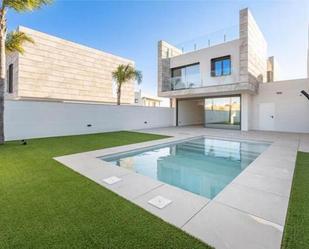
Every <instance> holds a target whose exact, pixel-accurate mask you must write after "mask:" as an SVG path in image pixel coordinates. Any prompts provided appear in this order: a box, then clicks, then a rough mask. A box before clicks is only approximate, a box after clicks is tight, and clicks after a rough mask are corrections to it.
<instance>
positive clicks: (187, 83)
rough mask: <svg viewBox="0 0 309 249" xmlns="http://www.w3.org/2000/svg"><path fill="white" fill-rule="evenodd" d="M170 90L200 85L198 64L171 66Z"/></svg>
mask: <svg viewBox="0 0 309 249" xmlns="http://www.w3.org/2000/svg"><path fill="white" fill-rule="evenodd" d="M171 73H172V82H171V84H172V85H171V88H172V90H177V89H185V88H194V87H199V86H200V85H201V76H200V64H194V65H189V66H183V67H177V68H172V70H171Z"/></svg>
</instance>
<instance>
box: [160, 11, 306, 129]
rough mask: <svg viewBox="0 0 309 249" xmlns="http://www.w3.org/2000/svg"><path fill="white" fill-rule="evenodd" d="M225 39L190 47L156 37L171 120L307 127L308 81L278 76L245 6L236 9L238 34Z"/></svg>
mask: <svg viewBox="0 0 309 249" xmlns="http://www.w3.org/2000/svg"><path fill="white" fill-rule="evenodd" d="M226 38H227V37H226V36H225V35H223V34H222V41H221V43H219V44H218V43H217V44H214V45H212V44H211V43H210V42H211V41H210V40H209V41H208V46H206V47H202V48H200V49H198V48H197V46H196V44H194V51H191V52H185V51H183V49H182V48H181V47H180V48H178V47H176V46H173V45H171V44H169V43H167V42H165V41H159V43H158V95H159V96H161V97H168V98H171V99H173V102H174V106H175V107H176V113H175V125H176V126H185V125H204V126H205V127H208V128H225V129H238V130H239V129H241V130H244V131H247V130H273V131H288V132H309V130H308V125H307V123H308V121H309V120H308V119H307V118H305V116H308V115H309V112H308V99H306V97H305V96H304V95H302V94H301V91H302V90H306V91H308V89H309V80H308V78H307V79H297V80H288V81H276V79H277V78H278V77H279V75H278V73H277V72H278V65H277V64H276V60H275V59H274V57H273V56H270V57H268V55H267V43H266V40H265V38H264V36H263V33H262V32H261V30H260V28H259V27H258V25H257V23H256V22H255V20H254V18H253V16H252V14H251V12H250V11H249V9H247V8H246V9H242V10H240V13H239V35H238V37H237V38H236V39H233V40H231V41H226ZM211 45H212V46H211ZM291 103H293V105H291ZM295 110H298V112H295ZM291 120H295V122H293V126H292V125H291V124H292V123H291V122H290V121H291Z"/></svg>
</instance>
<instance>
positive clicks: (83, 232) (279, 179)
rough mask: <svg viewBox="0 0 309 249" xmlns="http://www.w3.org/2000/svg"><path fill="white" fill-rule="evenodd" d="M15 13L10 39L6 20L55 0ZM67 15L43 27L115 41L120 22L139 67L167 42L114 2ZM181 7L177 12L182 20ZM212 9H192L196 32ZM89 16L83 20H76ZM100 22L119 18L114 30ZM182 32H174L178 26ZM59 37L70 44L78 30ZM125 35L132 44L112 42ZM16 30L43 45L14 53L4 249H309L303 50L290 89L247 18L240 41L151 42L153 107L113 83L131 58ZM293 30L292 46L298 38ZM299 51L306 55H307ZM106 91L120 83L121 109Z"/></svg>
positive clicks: (0, 152)
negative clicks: (299, 75) (10, 23)
mask: <svg viewBox="0 0 309 249" xmlns="http://www.w3.org/2000/svg"><path fill="white" fill-rule="evenodd" d="M13 2H14V0H13V1H2V9H1V10H0V14H1V13H2V18H1V19H2V22H1V27H3V25H4V24H3V23H4V22H5V21H3V17H4V14H5V12H6V10H7V9H10V8H13V9H12V10H15V9H17V10H18V9H19V7H20V8H22V9H25V10H29V9H31V8H30V7H31V6H32V7H33V8H34V9H35V8H37V7H39V6H40V4H39V3H41V2H42V3H43V5H44V4H45V3H47V2H49V1H19V3H20V4H17V5H14V4H13ZM63 2H67V3H62V4H56V5H55V9H54V11H51V12H45V13H47V14H48V16H47V18H49V19H50V20H55V18H57V17H58V18H59V19H60V17H61V18H62V17H64V18H65V19H64V21H63V20H61V22H60V21H59V22H58V23H63V22H65V21H67V20H68V19H67V18H68V17H69V18H70V19H72V20H74V17H75V20H76V21H77V20H78V21H79V23H78V22H76V23H75V22H74V27H75V28H76V27H77V29H76V30H75V32H76V35H77V36H78V35H86V34H85V33H86V32H81V31H84V27H85V25H89V24H90V25H92V26H91V29H89V30H90V31H91V30H92V32H93V33H94V35H95V37H97V36H98V35H105V34H107V33H108V32H107V30H106V26H104V25H108V28H111V29H112V30H113V31H114V30H115V27H118V26H117V25H120V26H119V27H121V29H120V28H119V30H117V31H118V33H117V32H115V33H114V35H115V37H112V38H113V39H111V40H110V42H114V41H115V39H116V40H117V41H119V42H120V43H123V45H121V46H123V49H127V50H128V49H132V50H133V51H130V52H128V54H134V53H135V54H136V58H140V57H139V55H141V56H142V57H144V59H145V58H146V59H147V58H148V57H145V55H144V52H145V54H147V53H146V52H150V51H146V50H145V49H144V47H141V46H137V43H138V42H140V43H147V41H148V39H149V38H151V37H152V38H151V39H157V38H156V37H160V36H158V34H156V32H155V31H154V30H153V29H152V27H154V26H155V27H158V28H159V31H160V30H161V28H162V23H163V21H166V20H167V22H169V21H168V20H169V19H172V18H171V17H170V16H166V17H164V18H166V19H164V20H163V19H160V16H159V15H158V20H157V19H155V22H152V23H149V24H148V23H147V24H146V25H145V23H143V24H144V25H145V27H146V29H145V30H144V29H143V26H141V28H140V27H139V26H138V28H137V29H136V27H135V26H133V25H130V24H132V23H134V24H135V23H138V22H140V19H141V18H140V16H138V17H137V18H136V19H134V17H133V16H137V15H132V13H133V14H135V13H134V10H133V11H131V9H130V13H129V14H130V15H128V16H127V15H125V16H124V14H126V12H125V11H126V10H127V8H123V7H125V6H127V7H128V8H130V7H131V5H132V3H130V2H129V3H126V2H124V3H121V5H122V6H121V8H123V9H122V10H121V11H119V3H115V6H113V3H108V4H105V3H102V1H99V2H98V3H95V4H94V3H92V4H89V3H86V2H81V3H78V4H72V3H69V1H63ZM166 2H167V1H166ZM143 4H144V5H145V7H147V10H150V8H149V6H151V5H152V4H153V3H150V2H145V3H142V2H139V3H138V8H135V9H136V10H135V12H136V11H138V13H140V10H142V8H141V6H140V5H143ZM159 4H160V5H162V6H167V5H165V4H166V3H165V2H163V1H162V3H161V2H160V3H157V2H156V3H155V6H159ZM6 5H7V6H6ZM178 5H181V4H179V3H177V7H176V8H177V9H176V10H177V11H174V12H175V13H174V14H176V16H179V17H182V16H183V13H182V12H181V10H182V8H181V6H180V7H179V6H178ZM214 5H215V6H214V8H209V7H211V1H207V3H203V4H202V5H200V3H198V4H197V3H194V4H192V6H191V3H190V11H189V12H190V13H189V12H186V14H188V16H186V18H187V20H188V19H189V18H191V19H190V20H193V21H196V20H195V19H194V18H195V16H196V11H195V10H199V9H201V7H200V6H205V8H207V9H206V10H207V13H211V11H212V10H213V9H217V3H216V4H214ZM220 5H224V4H223V3H220ZM234 5H235V4H234V3H233V6H234ZM241 5H243V3H241ZM3 6H4V7H3ZM168 6H171V7H173V8H174V5H171V4H170V3H168ZM184 6H185V7H187V6H189V4H188V3H185V5H184ZM184 6H183V7H184ZM289 6H290V5H289ZM112 7H113V8H112ZM266 7H268V3H265V8H266ZM86 8H87V11H85V13H84V16H87V22H84V19H83V18H82V16H81V15H80V13H81V10H84V9H86ZM91 8H92V9H91ZM94 8H95V9H94ZM178 8H179V9H178ZM229 8H230V3H228V4H226V9H227V12H224V13H228V12H229ZM132 9H133V8H132ZM162 9H163V8H162V7H160V8H156V11H159V12H160V13H161V11H162ZM61 10H62V11H61ZM68 10H70V11H69V13H68ZM71 10H72V11H71ZM92 10H94V11H92ZM124 10H125V11H124ZM164 10H166V9H164ZM173 10H174V9H173ZM179 10H180V11H179ZM220 10H221V6H220ZM88 11H89V12H88ZM90 11H91V12H90ZM104 11H106V12H104ZM112 11H114V13H113V12H112ZM151 11H153V10H152V9H151ZM263 11H264V10H262V9H260V13H261V17H263V16H264V18H265V15H264V12H263ZM286 11H287V12H286V13H290V9H287V10H286ZM74 12H75V14H74ZM262 12H263V13H262ZM53 13H54V14H53ZM59 13H61V14H60V15H59ZM67 13H68V15H67ZM89 13H90V14H89ZM102 13H108V14H110V13H111V14H110V15H108V19H106V20H107V21H106V22H105V20H103V19H104V16H103V15H102ZM136 13H137V12H136ZM154 13H155V10H154ZM169 13H170V12H169ZM205 13H206V12H205V11H204V10H203V11H201V12H200V13H199V14H201V15H202V19H203V20H205V21H204V22H209V24H210V25H212V24H214V23H212V22H215V21H214V20H213V17H214V16H215V15H217V17H218V18H221V17H220V16H219V15H220V13H217V14H216V13H214V15H211V16H210V15H208V14H205ZM269 13H270V15H271V17H273V12H272V11H270V12H269ZM295 13H296V12H295ZM295 13H294V12H293V14H294V15H295ZM146 14H148V13H146ZM151 14H153V13H151ZM189 14H191V16H189ZM211 14H212V13H211ZM236 14H237V13H236ZM279 14H281V13H279ZM39 16H40V15H38V16H36V18H38V19H35V21H38V22H39V21H40V17H39ZM42 16H44V12H43V15H42ZM92 17H93V18H94V19H92ZM156 17H157V15H156ZM306 17H308V18H309V16H308V14H306ZM41 18H42V17H41ZM88 18H89V20H88ZM128 18H130V19H131V18H132V19H133V21H134V22H125V21H127V19H128ZM267 18H269V17H266V19H265V21H267V24H268V22H271V21H272V20H268V19H267ZM91 19H92V21H91ZM202 19H201V20H202ZM269 19H270V18H269ZM110 20H112V21H113V22H114V21H115V23H116V24H117V25H116V26H113V25H110V24H111V23H110V22H109V21H110ZM174 20H175V18H174V19H173V20H172V21H171V23H170V24H171V25H170V26H168V25H166V27H168V28H169V30H167V32H169V31H170V30H171V29H170V28H171V27H172V28H173V27H175V28H177V27H178V26H179V24H178V23H177V22H174ZM207 20H208V21H207ZM216 20H217V19H216ZM220 20H221V19H220ZM226 20H228V17H227V18H226ZM32 21H33V20H32ZM57 21H58V20H57ZM99 21H100V22H99ZM101 21H102V22H101ZM103 21H104V22H103ZM130 21H131V20H130ZM177 21H178V20H177ZM183 21H185V19H184V20H183ZM276 21H278V22H281V20H277V19H276ZM302 22H303V19H302V18H301V19H298V23H300V26H301V25H302V26H304V25H303V24H304V23H302ZM200 23H201V21H200V20H199V24H200ZM216 24H217V23H216ZM219 24H220V23H219ZM173 25H174V26H173ZM64 26H65V25H64ZM100 26H102V27H100ZM166 27H165V28H166ZM193 27H194V26H193ZM53 28H54V26H53ZM57 28H59V32H67V34H70V33H71V32H72V30H71V27H69V25H68V27H63V28H64V29H63V30H62V27H57ZM65 28H66V30H65ZM100 28H101V29H100ZM284 28H286V26H284ZM132 29H136V30H135V31H136V32H137V34H138V35H137V36H133V35H132V37H130V38H134V39H135V40H133V39H132V40H130V39H128V40H126V39H119V38H121V37H125V38H127V34H132ZM19 30H20V31H23V32H24V33H26V34H27V35H28V36H30V37H32V38H33V40H34V43H31V42H26V43H24V44H22V45H24V46H23V48H24V50H25V53H22V54H17V53H11V54H8V56H7V61H6V63H7V65H6V66H7V76H6V85H5V98H3V97H2V99H1V101H0V102H1V103H0V104H1V106H0V112H1V116H0V118H2V120H0V126H2V124H3V128H4V129H3V130H4V132H2V131H1V130H0V136H1V137H0V138H1V139H0V195H1V198H0V206H1V208H0V214H1V215H0V228H1V233H0V249H12V248H18V249H29V248H33V249H37V248H39V249H41V248H76V249H83V248H92V249H102V248H111V249H112V248H113V249H115V248H116V249H118V248H123V249H152V248H157V249H161V248H162V249H165V248H169V249H189V248H195V249H214V248H216V249H308V248H309V232H308V231H309V198H308V196H309V195H308V188H309V185H308V183H309V181H308V179H309V50H308V64H307V67H308V68H307V69H308V75H307V77H306V78H304V79H293V80H282V79H281V77H280V73H279V71H280V70H279V66H278V65H279V64H277V62H276V58H274V56H272V55H269V54H268V49H267V43H266V40H265V38H264V36H263V33H262V31H261V30H260V28H259V27H258V25H257V23H256V22H255V20H254V18H253V16H252V14H251V12H250V11H249V9H242V10H240V13H239V25H237V26H236V33H234V35H231V34H230V33H228V32H227V30H224V32H222V35H220V38H219V41H218V40H215V39H214V40H213V39H211V38H210V37H209V36H208V37H207V38H206V39H202V40H200V41H201V43H200V42H196V41H194V43H193V44H191V45H190V48H191V50H187V48H186V46H185V45H184V44H183V45H177V46H174V45H172V44H170V43H168V42H165V41H162V40H161V41H159V42H158V82H157V83H158V85H157V86H158V96H159V97H160V98H158V97H156V96H151V95H147V94H143V92H142V90H140V91H138V92H134V91H135V86H134V82H133V80H130V79H133V78H139V77H137V75H138V74H139V73H137V72H136V71H135V70H133V68H129V67H126V69H125V70H118V71H120V72H119V74H117V77H116V76H115V75H116V74H115V73H114V74H113V72H114V71H115V69H116V68H117V67H118V66H119V65H121V64H130V65H132V67H133V66H134V65H135V63H134V61H132V60H129V59H125V58H122V57H119V56H115V55H112V54H109V53H106V52H103V51H100V50H96V49H93V48H89V47H86V46H83V45H80V44H77V43H73V42H70V41H67V40H63V39H61V38H57V37H54V36H51V35H48V34H45V33H42V32H39V31H35V30H32V29H29V28H25V27H19ZM80 30H81V31H80ZM287 30H290V31H292V33H293V31H294V26H292V27H289V29H287ZM290 31H285V30H284V32H286V33H287V32H290ZM164 32H165V31H164ZM164 32H162V33H164ZM177 32H183V30H182V29H178V30H177ZM149 33H151V36H149V37H147V35H148V34H149ZM2 34H3V32H2ZM133 34H135V33H133ZM140 34H141V35H140ZM20 35H23V34H19V36H20ZM8 37H9V38H10V37H12V36H8ZM295 37H297V36H295ZM2 38H3V37H2ZM107 38H108V39H109V38H110V37H107ZM141 38H146V40H143V39H141ZM200 38H201V37H200ZM171 39H172V38H171ZM297 39H298V37H297ZM2 40H3V39H2ZM123 40H125V41H123ZM9 42H10V39H7V40H6V44H9ZM156 42H157V40H152V42H150V44H148V45H149V46H153V45H154V44H156ZM295 44H304V43H303V42H302V43H297V42H296V43H295ZM2 45H3V43H2ZM113 45H115V46H117V44H113ZM280 45H281V44H280ZM308 45H309V44H308ZM119 46H120V45H119ZM2 47H3V46H2ZM7 47H8V48H9V46H7ZM304 49H305V47H302V48H301V49H300V50H299V51H300V52H301V53H302V55H303V57H306V56H304ZM134 50H135V51H134ZM154 50H155V47H154ZM10 51H11V50H10ZM140 51H143V53H140ZM2 52H4V50H2ZM152 52H155V51H152ZM2 55H4V54H3V53H2ZM2 58H3V57H2ZM298 58H301V56H298ZM136 61H138V59H137V60H136ZM2 62H4V61H3V60H2ZM153 62H155V61H153ZM292 62H294V60H292ZM146 66H147V65H146ZM144 68H145V67H144ZM2 69H4V67H2ZM152 70H156V68H154V67H153V68H152ZM145 71H147V70H145ZM288 73H290V72H288ZM4 74H5V72H4V71H3V70H2V74H1V75H2V76H4ZM113 75H114V77H113ZM113 78H114V79H116V80H117V82H118V83H119V84H120V83H121V82H123V84H124V86H123V88H122V95H121V104H124V105H120V104H119V102H117V105H116V99H117V92H116V84H115V82H113ZM3 79H4V78H3V77H2V82H3ZM126 79H127V81H126ZM155 80H156V77H152V79H150V80H149V81H148V82H153V81H155ZM149 89H150V88H149ZM0 91H2V93H3V84H2V87H0ZM118 93H119V92H118ZM2 96H3V95H2ZM118 96H119V95H118ZM162 98H167V99H166V100H170V107H164V106H163V105H164V100H163V99H162ZM3 100H4V101H3ZM161 101H162V102H161ZM3 102H4V103H3ZM2 103H3V104H4V108H2V107H3V106H2ZM161 103H162V104H161ZM3 109H4V111H3V112H2V110H3ZM0 128H1V129H2V127H0ZM2 133H3V134H2ZM17 228H18V229H17Z"/></svg>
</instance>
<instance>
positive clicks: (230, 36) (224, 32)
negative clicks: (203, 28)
mask: <svg viewBox="0 0 309 249" xmlns="http://www.w3.org/2000/svg"><path fill="white" fill-rule="evenodd" d="M235 39H239V26H238V25H233V26H230V27H227V28H224V29H221V30H218V31H216V32H213V33H209V34H206V35H203V36H200V37H197V38H194V39H192V40H189V41H185V42H182V43H180V44H177V45H176V47H177V48H179V49H181V50H182V52H183V53H188V52H192V51H196V50H199V49H202V48H208V47H212V46H215V45H219V44H222V43H225V42H229V41H232V40H235Z"/></svg>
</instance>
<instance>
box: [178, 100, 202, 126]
mask: <svg viewBox="0 0 309 249" xmlns="http://www.w3.org/2000/svg"><path fill="white" fill-rule="evenodd" d="M203 123H204V99H195V100H179V101H178V126H184V125H201V124H203Z"/></svg>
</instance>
